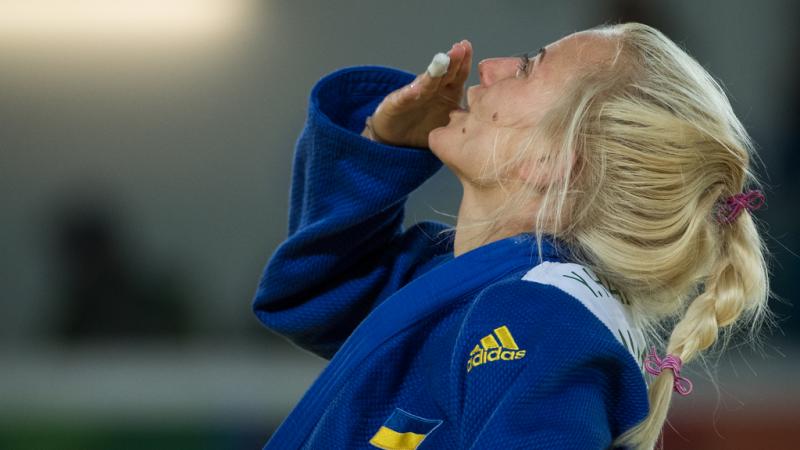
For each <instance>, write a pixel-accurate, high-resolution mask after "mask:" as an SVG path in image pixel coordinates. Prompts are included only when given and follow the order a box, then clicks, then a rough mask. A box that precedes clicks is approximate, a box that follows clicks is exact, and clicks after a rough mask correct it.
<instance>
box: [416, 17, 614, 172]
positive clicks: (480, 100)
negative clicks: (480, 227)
mask: <svg viewBox="0 0 800 450" xmlns="http://www.w3.org/2000/svg"><path fill="white" fill-rule="evenodd" d="M611 50H612V48H611V45H610V42H609V40H608V39H605V38H604V37H603V36H601V35H599V34H598V33H597V32H590V31H583V32H578V33H574V34H571V35H569V36H566V37H564V38H562V39H560V40H558V41H556V42H554V43H552V44H549V45H547V46H545V47H544V48H543V50H540V51H539V53H538V54H536V55H535V57H534V55H531V59H530V62H529V63H528V70H527V73H526V72H525V71H522V70H520V69H519V67H520V65H521V63H522V60H521V58H519V57H499V58H489V59H484V60H483V61H481V62H480V63H479V64H478V72H479V78H480V84H478V85H476V86H471V87H469V88H468V89H467V103H468V110H467V111H460V110H455V111H452V112H451V113H450V122H449V123H448V124H447V125H445V126H444V127H439V128H436V129H434V130H433V131H431V132H430V134H429V135H428V141H429V146H430V148H431V150H432V151H433V153H434V154H435V155H436V156H437V157H438V158H439V159H440V160H442V162H443V163H444V164H445V165H447V166H448V167H449V168H450V169H451V170H453V172H454V173H455V174H456V176H457V177H458V178H459V179H460V180H461V181H462V183H470V184H473V185H475V184H476V182H475V179H476V178H477V177H478V176H479V175H482V176H487V175H491V174H494V171H493V170H492V167H495V166H499V165H500V164H501V163H502V162H504V161H505V160H506V159H507V158H508V156H509V155H508V154H507V152H508V151H510V150H512V149H514V148H517V146H518V144H520V143H522V142H523V140H524V139H525V138H527V137H528V136H529V135H530V130H531V129H532V128H534V127H536V126H537V124H538V123H539V120H540V119H541V118H542V116H543V115H544V113H545V112H546V111H547V110H548V109H549V108H550V107H551V106H552V105H553V104H554V102H555V100H556V99H557V98H558V95H559V92H561V89H562V88H563V87H564V85H565V83H566V81H567V79H568V78H569V77H570V75H571V74H574V73H576V71H580V70H591V65H592V63H595V64H596V63H599V62H600V61H601V60H603V59H604V58H608V57H609V56H610V51H611ZM495 139H498V142H497V146H496V149H497V154H496V155H493V154H492V148H493V147H494V145H495V142H494V141H495ZM504 151H505V152H506V153H504ZM482 170H483V171H482ZM526 170H536V169H535V168H528V169H526ZM505 175H511V176H513V175H514V174H505ZM519 175H520V176H523V174H522V173H520V174H519Z"/></svg>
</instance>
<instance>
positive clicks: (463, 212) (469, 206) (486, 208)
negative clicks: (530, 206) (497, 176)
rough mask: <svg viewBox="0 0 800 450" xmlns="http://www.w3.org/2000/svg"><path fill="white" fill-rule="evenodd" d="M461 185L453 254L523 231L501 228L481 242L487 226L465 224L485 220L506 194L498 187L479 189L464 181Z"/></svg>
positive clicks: (457, 254)
mask: <svg viewBox="0 0 800 450" xmlns="http://www.w3.org/2000/svg"><path fill="white" fill-rule="evenodd" d="M462 186H463V191H464V192H463V195H462V197H461V205H460V206H459V208H458V219H457V222H456V223H457V225H456V234H455V240H454V242H453V254H454V256H456V257H457V256H459V255H463V254H464V253H467V252H469V251H470V250H473V249H475V248H478V247H480V246H483V245H486V244H489V243H491V242H494V241H498V240H500V239H503V238H506V237H510V236H514V235H516V234H518V233H520V232H522V231H523V230H521V229H520V230H511V229H503V230H500V231H499V232H495V233H493V234H492V235H491V236H489V238H488V239H487V240H486V241H485V242H482V238H484V237H485V232H486V229H487V227H482V226H481V227H478V226H475V227H466V225H470V224H473V223H475V222H476V221H481V220H486V219H487V218H488V217H490V216H491V215H492V213H493V212H494V211H495V210H496V209H497V208H498V207H499V206H500V205H501V202H502V201H504V200H505V198H506V196H507V195H508V194H507V193H506V192H504V191H503V190H502V189H500V188H492V189H487V190H481V189H476V188H475V187H473V186H471V185H468V184H466V183H463V184H462ZM462 227H464V228H462Z"/></svg>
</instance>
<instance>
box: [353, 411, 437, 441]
mask: <svg viewBox="0 0 800 450" xmlns="http://www.w3.org/2000/svg"><path fill="white" fill-rule="evenodd" d="M441 424H442V421H441V420H435V419H425V418H422V417H419V416H415V415H414V414H411V413H409V412H407V411H403V410H402V409H400V408H395V409H394V411H393V412H392V415H391V416H389V418H388V419H386V422H384V424H383V425H382V426H381V427H380V429H379V430H378V432H377V433H375V436H372V439H370V440H369V443H370V444H372V445H373V446H375V447H378V448H382V449H385V450H414V449H416V448H417V447H419V444H421V443H422V441H423V440H424V439H425V438H426V437H428V435H430V434H431V433H432V432H433V430H435V429H436V427H438V426H439V425H441Z"/></svg>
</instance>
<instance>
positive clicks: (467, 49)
mask: <svg viewBox="0 0 800 450" xmlns="http://www.w3.org/2000/svg"><path fill="white" fill-rule="evenodd" d="M461 45H463V46H464V58H463V59H462V60H461V65H460V66H459V68H458V71H457V72H456V73H455V74H454V76H453V79H452V80H451V81H450V82H451V83H453V84H455V85H457V86H461V85H463V84H464V83H466V82H467V78H469V72H470V69H471V68H472V43H471V42H469V41H468V40H466V39H464V40H463V41H461Z"/></svg>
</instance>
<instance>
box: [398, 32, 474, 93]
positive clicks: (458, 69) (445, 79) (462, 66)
mask: <svg viewBox="0 0 800 450" xmlns="http://www.w3.org/2000/svg"><path fill="white" fill-rule="evenodd" d="M447 56H449V57H450V64H449V65H448V67H447V72H446V73H445V74H444V75H442V76H440V77H431V76H430V74H429V73H428V71H427V70H426V71H425V72H423V73H421V74H419V75H417V78H416V79H414V81H413V82H411V83H410V84H408V85H406V86H405V87H404V88H403V89H401V90H400V91H399V92H398V96H397V98H396V101H397V102H398V103H400V104H407V103H408V102H413V101H415V100H419V99H420V98H427V97H430V96H432V95H433V94H434V93H435V92H436V91H437V90H439V89H440V88H442V87H444V86H447V85H449V84H452V83H454V82H455V83H461V84H464V83H465V82H466V80H467V77H468V76H469V72H470V66H471V64H472V44H471V43H470V42H469V41H467V40H466V39H465V40H463V41H461V42H456V43H455V44H453V46H452V47H451V48H450V50H449V51H448V52H447Z"/></svg>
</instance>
